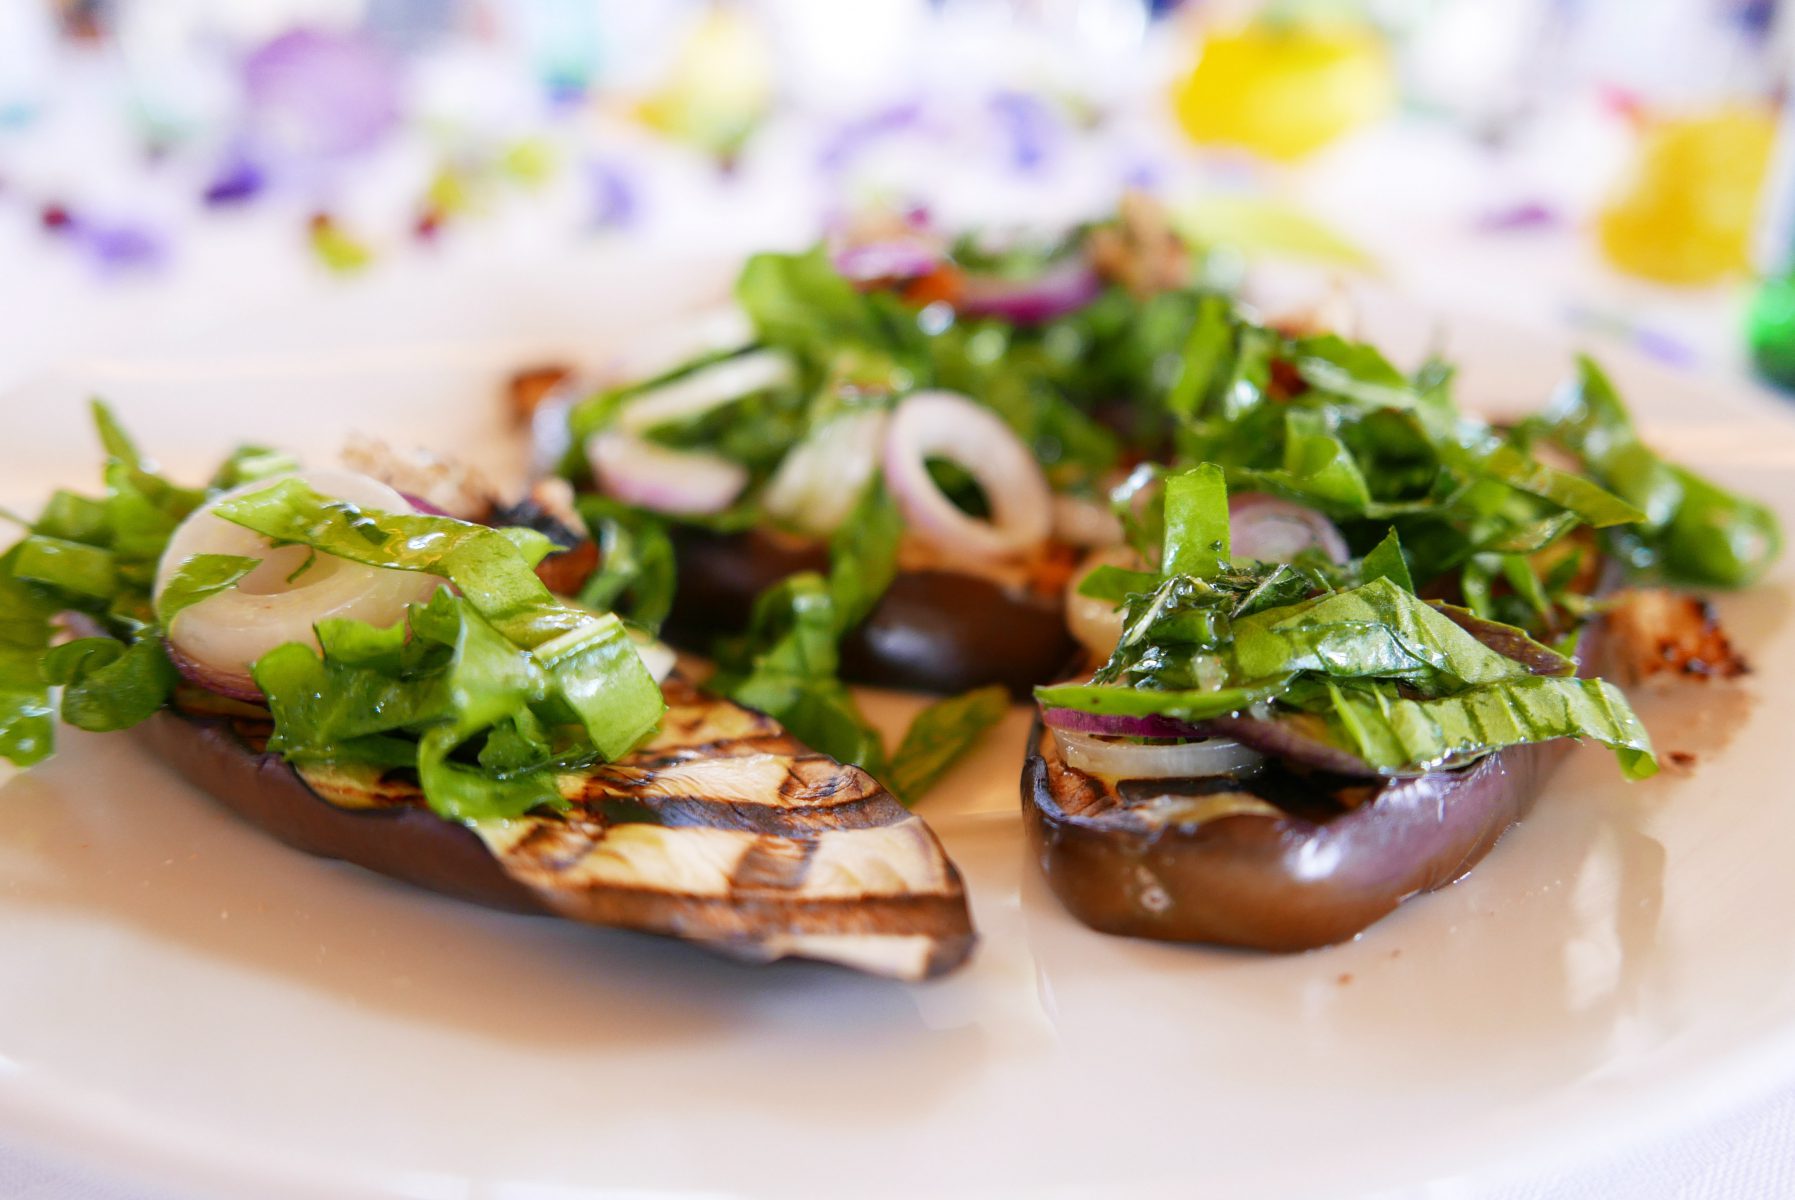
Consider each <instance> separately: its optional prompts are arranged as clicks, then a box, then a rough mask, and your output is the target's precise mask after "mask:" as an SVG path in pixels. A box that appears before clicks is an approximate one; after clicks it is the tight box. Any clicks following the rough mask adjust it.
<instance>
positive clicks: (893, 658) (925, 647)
mask: <svg viewBox="0 0 1795 1200" xmlns="http://www.w3.org/2000/svg"><path fill="white" fill-rule="evenodd" d="M675 551H676V553H677V555H678V559H679V587H678V590H677V592H676V593H675V598H674V603H673V613H672V616H671V617H670V619H669V620H668V623H667V628H666V634H667V637H668V639H669V640H670V641H672V642H674V643H675V644H676V645H683V646H687V647H690V648H692V649H694V650H704V649H708V647H709V643H710V640H711V639H712V638H713V637H714V636H715V635H716V634H717V633H718V632H739V631H740V630H741V629H742V628H743V627H744V626H745V625H746V623H747V619H748V614H749V612H750V611H751V610H752V609H753V607H754V598H755V597H756V596H758V595H759V594H760V593H761V592H762V591H764V590H766V589H767V588H769V587H771V586H772V585H773V584H775V583H777V582H779V581H780V580H781V579H784V578H785V577H786V576H788V575H792V574H795V573H797V572H799V571H818V570H827V568H828V565H829V564H828V555H827V552H826V551H825V549H824V548H823V546H822V545H821V544H820V543H816V542H801V541H795V540H790V539H785V538H782V537H780V536H778V535H775V534H768V533H765V532H761V531H753V532H749V533H739V534H712V533H705V532H701V531H693V530H683V531H681V532H680V533H679V534H678V535H677V536H676V540H675ZM1075 648H1076V643H1075V642H1074V641H1073V640H1072V635H1071V634H1070V633H1068V632H1067V630H1066V621H1065V614H1064V611H1063V609H1062V606H1061V604H1060V601H1059V598H1058V597H1057V595H1056V596H1044V595H1041V594H1039V593H1036V592H1032V591H1029V590H1027V589H1025V588H1013V587H1004V586H1002V585H1000V584H998V583H995V582H993V581H991V580H988V579H983V578H980V577H978V576H976V575H965V574H960V573H958V572H952V571H904V572H901V573H900V574H899V575H898V576H897V578H896V579H895V580H893V581H892V584H891V587H890V589H889V590H888V591H886V593H885V595H884V596H883V597H882V598H881V599H880V601H879V603H878V605H877V606H876V607H875V608H874V609H873V611H872V613H871V614H870V615H869V616H868V617H867V618H866V620H865V621H863V622H861V624H860V625H859V626H858V627H856V628H855V629H854V630H852V631H851V632H850V633H849V634H848V635H847V637H845V638H844V639H843V641H842V647H841V654H842V674H843V677H844V678H846V679H849V680H851V681H853V682H856V683H869V684H875V685H878V686H881V687H897V688H909V689H913V690H916V691H925V692H960V691H965V690H967V689H968V688H975V687H982V686H984V685H985V684H991V683H1000V684H1002V685H1003V686H1005V687H1007V688H1009V689H1010V691H1011V692H1012V693H1013V694H1015V695H1016V696H1018V697H1027V696H1028V695H1029V694H1030V692H1031V690H1032V689H1033V688H1034V686H1035V685H1036V684H1038V683H1044V682H1046V681H1047V680H1049V679H1051V678H1052V677H1053V676H1054V674H1055V673H1056V672H1057V671H1059V670H1060V668H1062V667H1063V666H1064V665H1065V664H1066V662H1067V660H1068V659H1070V658H1071V656H1072V653H1073V651H1074V649H1075Z"/></svg>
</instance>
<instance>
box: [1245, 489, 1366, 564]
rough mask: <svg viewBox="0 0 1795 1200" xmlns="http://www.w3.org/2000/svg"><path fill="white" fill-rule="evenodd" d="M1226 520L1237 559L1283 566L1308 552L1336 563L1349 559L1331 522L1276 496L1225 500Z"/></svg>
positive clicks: (1252, 495)
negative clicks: (1312, 551) (1316, 551)
mask: <svg viewBox="0 0 1795 1200" xmlns="http://www.w3.org/2000/svg"><path fill="white" fill-rule="evenodd" d="M1228 521H1229V524H1230V526H1231V529H1230V536H1231V540H1232V543H1233V546H1232V549H1233V552H1234V557H1236V558H1250V559H1256V560H1257V561H1259V562H1269V563H1284V562H1289V561H1290V560H1291V559H1293V558H1295V557H1296V556H1297V555H1298V554H1300V553H1302V552H1303V551H1304V550H1308V549H1316V550H1320V551H1321V552H1322V553H1323V554H1325V555H1327V556H1328V558H1329V559H1330V560H1331V561H1333V562H1336V563H1344V562H1346V561H1347V559H1349V558H1350V557H1352V554H1351V551H1349V550H1348V549H1347V547H1346V539H1345V538H1343V537H1341V536H1340V531H1339V530H1338V529H1336V528H1335V527H1334V523H1333V522H1332V521H1330V520H1328V519H1327V518H1326V517H1324V516H1322V515H1321V514H1320V513H1318V512H1316V511H1315V510H1314V509H1312V508H1307V507H1304V506H1303V505H1301V504H1296V503H1293V502H1291V501H1289V500H1284V499H1281V498H1280V497H1277V496H1267V495H1265V494H1264V493H1262V492H1242V493H1240V494H1238V495H1234V496H1230V497H1228Z"/></svg>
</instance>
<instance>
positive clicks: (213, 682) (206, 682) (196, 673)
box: [162, 638, 263, 704]
mask: <svg viewBox="0 0 1795 1200" xmlns="http://www.w3.org/2000/svg"><path fill="white" fill-rule="evenodd" d="M162 644H163V645H164V646H166V647H167V648H168V661H169V662H171V663H173V664H174V668H175V670H177V671H179V672H180V673H181V678H183V679H185V680H186V681H187V682H188V683H191V684H193V685H194V686H195V687H201V688H204V689H205V690H206V691H208V692H215V693H217V694H218V695H220V696H228V697H229V698H230V699H232V700H241V701H243V702H244V703H246V704H261V703H262V702H263V697H262V689H261V688H259V687H257V686H256V681H255V679H254V678H252V677H251V676H250V674H249V672H248V671H226V670H220V669H219V668H217V667H212V666H208V665H207V664H205V663H203V662H201V661H200V660H199V659H197V658H194V657H193V656H192V655H190V654H188V653H187V652H186V651H184V650H182V649H181V648H180V647H179V646H178V645H176V644H175V643H174V641H173V639H171V638H164V639H162Z"/></svg>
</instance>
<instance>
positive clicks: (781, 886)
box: [729, 837, 816, 892]
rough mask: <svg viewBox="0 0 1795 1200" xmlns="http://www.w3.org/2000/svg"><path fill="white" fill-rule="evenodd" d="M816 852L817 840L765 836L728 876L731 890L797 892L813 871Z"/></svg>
mask: <svg viewBox="0 0 1795 1200" xmlns="http://www.w3.org/2000/svg"><path fill="white" fill-rule="evenodd" d="M815 852H816V843H815V842H814V841H798V840H795V839H792V838H782V837H762V838H760V839H758V840H757V841H756V842H755V843H754V845H753V847H752V848H751V849H750V850H749V851H748V853H746V854H744V855H743V856H742V861H741V862H739V863H737V864H736V868H735V873H734V874H733V875H731V876H730V877H729V887H730V890H731V891H732V892H734V891H737V890H738V889H755V888H767V889H773V890H777V891H797V890H799V889H800V888H802V887H803V886H804V877H805V875H806V874H807V873H808V872H809V870H810V859H811V855H813V854H814V853H815Z"/></svg>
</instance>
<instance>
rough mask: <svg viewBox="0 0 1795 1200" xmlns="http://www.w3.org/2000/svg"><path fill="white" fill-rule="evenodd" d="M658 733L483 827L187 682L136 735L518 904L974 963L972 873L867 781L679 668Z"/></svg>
mask: <svg viewBox="0 0 1795 1200" xmlns="http://www.w3.org/2000/svg"><path fill="white" fill-rule="evenodd" d="M666 692H667V699H668V704H669V709H668V712H667V714H666V717H665V719H664V721H663V723H662V727H661V731H660V733H658V734H657V735H656V736H655V737H654V738H653V739H652V740H651V741H649V742H648V743H646V744H644V745H643V746H641V747H640V748H638V749H637V750H635V751H634V752H632V753H631V754H629V755H628V756H626V757H624V758H622V759H619V760H618V761H616V762H612V763H606V764H603V765H601V766H597V767H592V768H589V769H587V770H584V771H581V772H578V773H575V774H569V775H566V776H563V777H562V779H561V790H562V793H563V795H564V796H565V797H566V799H567V801H568V807H567V809H566V810H565V811H563V812H559V813H547V814H543V815H535V814H531V815H528V816H524V817H519V818H513V819H510V820H500V821H483V822H475V823H473V824H470V825H462V824H457V823H455V822H452V821H448V820H444V819H442V818H440V817H438V816H436V815H435V814H434V813H432V812H431V811H430V810H429V809H428V808H426V807H425V804H424V799H423V795H422V793H421V792H420V791H419V789H418V787H417V784H416V781H415V779H412V778H410V777H409V774H408V773H406V772H386V773H384V774H383V773H381V772H380V771H379V770H377V769H374V768H351V767H342V766H336V767H322V766H319V767H313V766H299V767H293V766H290V765H289V764H287V763H286V762H285V761H284V760H282V759H281V758H279V757H277V756H275V755H272V754H269V753H268V752H267V751H266V749H265V746H266V741H267V737H268V734H269V728H270V727H269V725H268V722H267V720H266V719H265V717H262V716H259V715H254V712H255V710H252V709H241V708H238V709H236V710H234V711H233V706H231V705H230V704H229V703H228V702H227V703H225V704H223V705H220V704H218V703H217V702H216V701H215V698H210V697H205V696H204V695H203V694H200V695H199V696H197V697H196V695H195V694H193V693H188V694H186V695H185V696H184V697H183V698H182V699H181V700H180V702H179V704H178V706H177V708H175V709H170V710H166V711H164V712H162V713H160V714H158V715H157V716H156V717H154V718H153V719H152V720H151V721H149V722H148V723H147V724H145V725H143V726H140V727H139V731H138V736H139V738H140V739H142V740H143V741H144V742H145V743H146V744H148V745H149V746H150V747H151V748H152V749H153V750H154V751H155V752H156V753H157V754H158V755H159V756H160V757H162V758H163V759H164V760H165V761H166V762H168V763H169V764H170V765H171V766H173V767H174V768H175V769H176V770H177V771H178V772H179V773H180V774H181V775H182V776H184V777H185V778H186V779H188V780H189V781H191V782H192V783H194V784H196V785H197V786H199V787H201V788H203V789H205V790H206V791H208V792H209V793H211V794H212V795H213V796H215V797H216V798H217V799H218V800H220V801H221V802H223V803H224V804H225V805H226V806H227V807H229V808H230V809H232V810H233V811H234V812H236V813H237V814H238V815H239V816H242V817H244V818H245V819H247V820H249V821H251V822H253V823H254V824H256V825H258V826H260V827H262V828H263V829H265V830H267V831H268V832H270V833H272V834H274V835H275V836H276V837H278V838H280V839H281V840H282V841H284V842H286V843H288V844H289V845H292V846H294V847H297V848H298V849H301V850H304V851H307V852H308V853H311V854H317V855H322V856H324V857H328V858H337V859H343V860H345V861H348V862H352V863H356V864H359V865H361V866H364V867H367V868H369V869H370V870H374V871H377V872H380V873H381V874H384V875H389V876H392V877H394V878H397V879H402V880H405V881H406V882H409V883H413V884H417V885H420V886H422V887H426V888H431V889H433V890H435V891H438V892H442V893H445V894H448V895H451V896H456V897H459V898H461V899H465V900H472V901H475V902H477V903H481V904H485V905H490V906H492V907H496V908H502V909H508V910H512V911H517V912H531V913H545V914H551V915H555V916H560V917H565V918H569V919H572V920H576V921H584V922H589V923H591V924H595V925H605V926H614V927H618V928H623V929H633V930H640V931H644V932H649V933H656V934H665V935H669V936H672V937H677V938H682V939H685V940H688V941H691V942H694V943H696V944H698V945H700V946H703V947H705V948H707V949H710V950H713V951H717V952H719V953H722V954H725V955H729V956H731V957H735V958H739V959H744V960H748V961H752V962H765V961H770V960H773V959H778V958H786V957H793V958H808V959H817V960H822V961H827V962H834V963H839V964H843V965H846V966H850V967H854V968H857V969H860V970H864V971H868V972H872V973H874V974H880V975H887V976H891V977H894V978H899V979H921V978H926V977H929V976H933V975H938V974H940V973H942V972H945V971H948V970H951V969H952V968H954V967H955V966H958V965H959V964H960V963H961V962H963V961H965V959H966V957H967V956H968V955H969V954H970V953H971V951H972V947H973V943H974V940H975V937H974V934H973V931H972V924H971V918H970V916H969V914H968V912H967V907H966V896H965V890H964V887H963V886H962V884H961V880H960V876H959V872H958V871H957V870H955V868H954V866H953V864H952V863H950V862H949V861H948V859H947V857H946V855H945V854H944V853H943V852H942V849H941V846H940V843H939V842H937V841H936V839H935V836H934V834H933V833H931V832H930V830H929V828H928V827H927V826H926V825H925V824H924V823H923V821H922V820H921V818H919V817H917V816H915V815H913V814H911V813H910V812H908V811H907V810H906V809H905V808H904V807H903V806H902V805H901V804H899V803H898V801H897V800H896V799H895V798H893V797H892V795H891V794H890V793H889V792H888V791H886V790H885V789H884V788H883V787H881V786H880V785H879V784H878V783H877V782H875V781H874V780H873V779H872V777H871V776H869V775H867V774H866V773H865V772H864V771H861V770H860V769H858V768H856V767H850V766H843V765H841V764H839V763H836V762H835V761H834V760H832V759H829V758H826V757H824V756H823V755H820V754H816V753H813V752H811V751H810V750H808V749H807V748H806V747H804V746H803V745H802V744H800V743H799V742H798V741H797V740H796V739H794V738H793V737H792V736H791V735H790V734H788V733H786V732H785V731H784V730H782V729H781V728H780V727H779V726H778V725H777V724H775V723H774V722H773V721H772V720H770V719H769V718H767V717H764V716H762V715H760V714H758V713H754V712H751V711H749V710H747V709H745V708H742V707H740V706H738V705H735V704H731V703H729V702H727V701H723V700H717V699H714V698H711V697H707V696H702V695H700V694H699V693H698V692H697V691H696V690H695V689H694V688H692V687H691V686H690V685H688V684H686V683H684V682H683V681H681V680H679V679H677V678H675V679H674V680H671V681H669V683H668V684H667V687H666Z"/></svg>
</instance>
